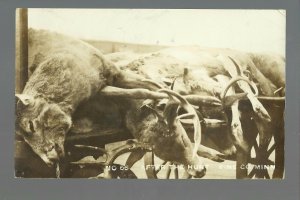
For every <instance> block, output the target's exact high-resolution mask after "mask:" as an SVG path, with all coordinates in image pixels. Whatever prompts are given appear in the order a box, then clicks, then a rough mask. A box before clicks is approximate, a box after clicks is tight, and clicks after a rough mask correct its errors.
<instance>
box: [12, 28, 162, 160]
mask: <svg viewBox="0 0 300 200" xmlns="http://www.w3.org/2000/svg"><path fill="white" fill-rule="evenodd" d="M29 54H30V55H29V57H30V61H31V62H30V65H31V66H32V67H31V68H30V69H31V72H32V74H31V76H30V78H29V80H28V82H27V83H26V86H25V88H24V90H23V92H22V94H16V97H17V103H16V133H17V134H19V135H21V136H22V137H23V138H24V140H25V141H26V142H27V143H28V144H29V145H30V147H31V148H32V149H33V151H34V152H35V153H36V154H37V155H39V157H41V159H42V160H43V161H44V162H45V163H46V164H47V165H49V166H51V165H53V163H54V162H57V161H58V160H59V159H60V158H61V157H63V156H64V141H65V135H66V133H67V132H68V130H69V129H70V127H71V126H72V118H71V116H72V113H73V112H74V111H75V110H76V108H77V106H78V105H79V104H80V103H82V102H84V101H86V100H88V99H89V98H91V97H93V96H94V95H96V94H97V93H98V92H99V91H101V89H103V88H104V87H105V86H107V85H110V86H116V87H123V88H147V89H157V88H156V86H155V85H151V84H149V83H146V82H143V80H142V79H141V78H140V77H139V76H137V75H132V74H131V75H130V74H128V73H125V72H123V71H121V70H119V69H118V68H117V67H116V66H115V65H114V64H113V63H111V62H109V61H108V60H106V59H105V58H104V57H103V55H102V53H101V52H100V51H99V50H98V49H96V48H94V47H92V46H91V45H89V44H87V43H85V42H83V41H81V40H77V39H74V38H71V37H68V36H65V35H61V34H58V33H52V32H49V31H42V30H40V31H36V30H33V29H30V30H29Z"/></svg>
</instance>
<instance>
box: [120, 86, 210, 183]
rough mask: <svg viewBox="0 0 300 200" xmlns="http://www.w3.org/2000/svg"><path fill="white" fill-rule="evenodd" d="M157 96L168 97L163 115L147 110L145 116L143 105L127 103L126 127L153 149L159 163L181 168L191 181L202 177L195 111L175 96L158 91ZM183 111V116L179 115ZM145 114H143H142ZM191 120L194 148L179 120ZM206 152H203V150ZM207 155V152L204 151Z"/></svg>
mask: <svg viewBox="0 0 300 200" xmlns="http://www.w3.org/2000/svg"><path fill="white" fill-rule="evenodd" d="M160 92H162V93H166V94H167V95H168V96H169V101H168V102H167V104H166V106H165V108H164V111H163V112H162V113H161V112H160V111H159V110H157V109H156V108H155V106H154V107H149V106H146V107H145V108H146V109H148V110H149V111H148V114H147V112H145V110H144V109H143V106H142V107H141V105H143V103H142V102H141V100H140V102H136V101H132V100H131V101H127V102H128V103H129V105H130V106H126V107H127V109H128V110H127V114H126V118H125V119H126V126H127V128H128V129H129V130H130V132H131V133H132V134H133V135H134V137H135V138H137V139H138V140H139V141H140V142H142V143H147V144H151V145H153V151H154V153H155V155H156V156H158V157H159V158H161V159H162V160H166V161H171V162H174V163H177V164H183V165H184V168H185V170H186V172H187V173H188V174H189V175H190V176H193V177H196V178H201V177H202V176H204V175H205V171H206V169H205V167H204V164H203V163H202V162H201V159H200V157H199V155H198V154H197V151H198V146H199V144H200V139H201V126H200V121H199V118H198V116H197V114H196V111H195V110H194V108H193V107H192V106H191V105H190V104H189V103H188V101H187V100H186V99H185V98H184V97H183V96H181V95H179V94H178V93H176V92H174V91H171V90H168V89H161V90H160ZM179 107H182V108H183V109H184V110H185V112H186V113H185V114H182V115H179V114H178V109H179ZM145 113H146V114H145ZM182 118H191V119H192V121H193V124H194V136H195V138H194V139H195V141H196V142H195V144H193V143H192V142H191V140H190V139H189V137H188V135H187V133H186V131H185V129H184V128H183V126H182V124H181V122H180V119H182ZM205 150H206V149H205ZM206 152H207V151H206Z"/></svg>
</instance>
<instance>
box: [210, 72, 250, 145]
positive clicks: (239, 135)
mask: <svg viewBox="0 0 300 200" xmlns="http://www.w3.org/2000/svg"><path fill="white" fill-rule="evenodd" d="M215 78H216V79H217V80H218V81H219V82H220V83H221V84H224V85H226V83H227V82H229V78H228V77H226V76H223V75H217V76H216V77H215ZM226 94H227V95H235V90H234V88H233V87H230V88H228V91H227V93H226ZM238 107H239V101H238V100H237V101H235V102H233V104H232V105H231V112H232V120H231V133H232V136H233V141H234V145H235V146H236V147H237V148H239V149H242V150H244V151H247V149H248V144H247V142H246V140H245V138H244V133H243V130H242V124H241V121H240V114H239V109H238Z"/></svg>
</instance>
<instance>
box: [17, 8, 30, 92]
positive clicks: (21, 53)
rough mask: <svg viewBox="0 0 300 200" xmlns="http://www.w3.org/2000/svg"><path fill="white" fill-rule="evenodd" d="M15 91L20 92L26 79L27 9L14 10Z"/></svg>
mask: <svg viewBox="0 0 300 200" xmlns="http://www.w3.org/2000/svg"><path fill="white" fill-rule="evenodd" d="M15 70H16V71H15V77H16V79H15V84H16V86H15V92H16V93H21V92H22V91H23V89H24V87H25V84H26V82H27V80H28V11H27V8H18V9H17V10H16V63H15Z"/></svg>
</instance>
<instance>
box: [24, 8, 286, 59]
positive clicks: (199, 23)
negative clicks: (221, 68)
mask: <svg viewBox="0 0 300 200" xmlns="http://www.w3.org/2000/svg"><path fill="white" fill-rule="evenodd" d="M285 22H286V13H285V10H224V9H223V10H204V9H198V10H196V9H180V10H176V9H173V10H160V9H157V10H153V9H29V14H28V24H29V27H33V28H39V29H49V30H52V31H56V32H60V33H64V34H68V35H72V36H75V37H78V38H82V39H96V40H109V41H119V42H130V43H140V44H151V45H153V44H160V45H199V46H203V47H220V48H232V49H238V50H243V51H252V52H262V51H264V52H265V51H266V52H274V53H278V54H281V55H285V32H286V31H285V24H286V23H285Z"/></svg>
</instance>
